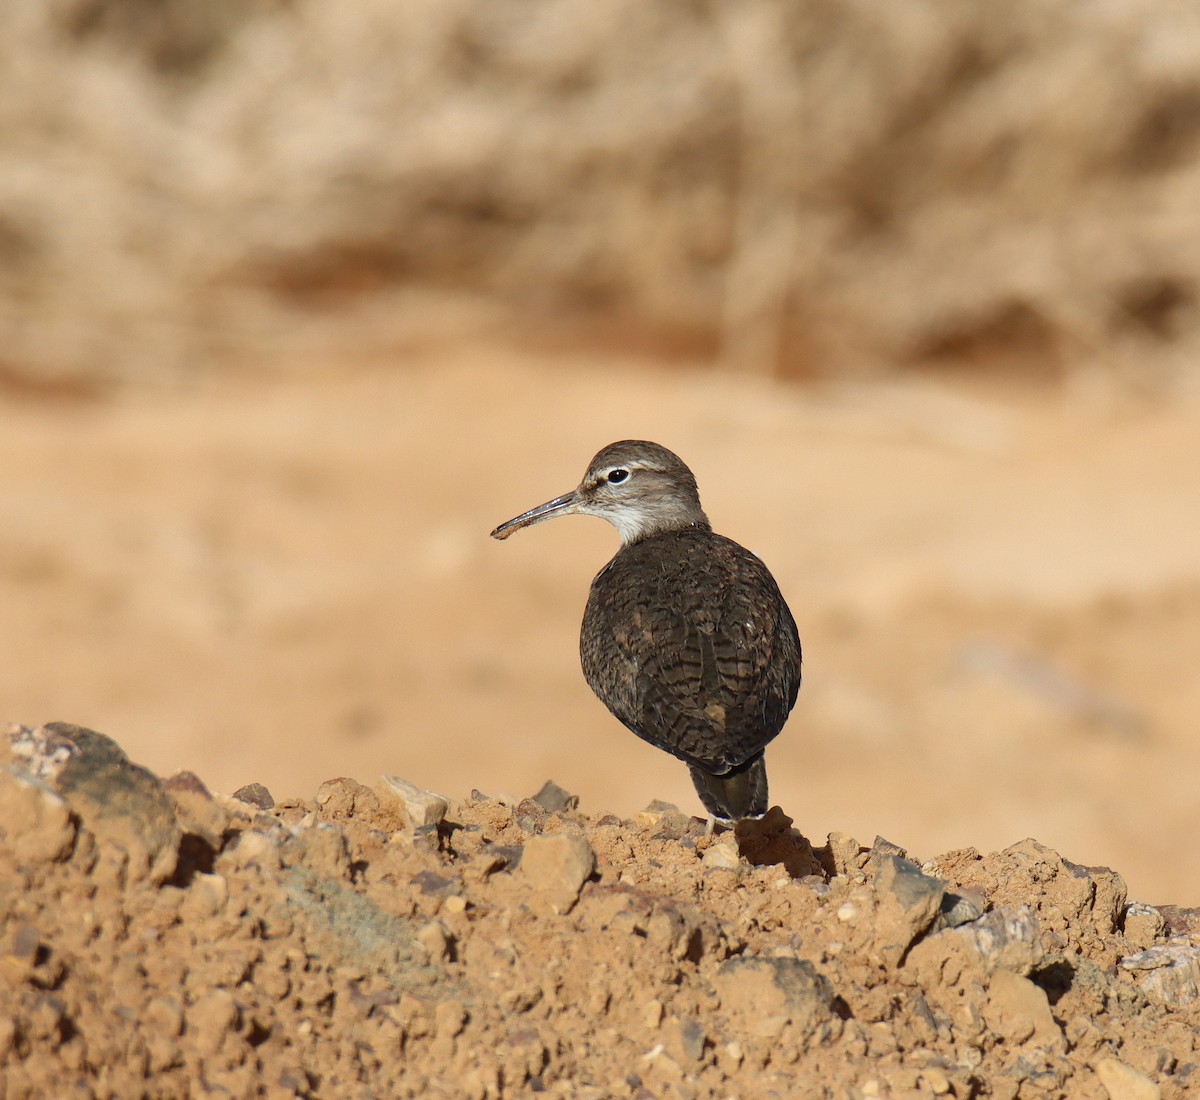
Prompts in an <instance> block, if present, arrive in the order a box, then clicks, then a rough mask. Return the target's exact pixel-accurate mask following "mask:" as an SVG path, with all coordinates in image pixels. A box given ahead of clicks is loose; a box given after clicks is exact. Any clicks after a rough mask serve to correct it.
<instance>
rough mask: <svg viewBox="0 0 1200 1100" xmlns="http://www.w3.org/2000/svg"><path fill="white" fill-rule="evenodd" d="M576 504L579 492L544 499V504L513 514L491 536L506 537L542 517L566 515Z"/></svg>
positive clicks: (538, 520) (496, 537)
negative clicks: (517, 514)
mask: <svg viewBox="0 0 1200 1100" xmlns="http://www.w3.org/2000/svg"><path fill="white" fill-rule="evenodd" d="M578 504H579V494H578V493H576V492H570V493H567V494H566V495H565V496H561V497H555V498H554V499H553V500H548V501H546V503H545V504H539V505H538V506H537V507H536V508H530V509H529V511H528V512H522V513H521V514H520V515H519V516H514V517H513V518H512V519H510V520H509V521H508V522H507V523H502V524H500V526H499V527H497V528H496V530H494V531H493V532H492V538H494V539H506V538H508V536H509V535H511V534H512V533H513V532H514V531H519V530H521V528H522V527H530V526H532V525H533V524H535V523H541V522H542V520H544V519H553V518H554V517H555V516H568V515H570V514H571V513H572V512H574V511H575V509H576V507H577V506H578Z"/></svg>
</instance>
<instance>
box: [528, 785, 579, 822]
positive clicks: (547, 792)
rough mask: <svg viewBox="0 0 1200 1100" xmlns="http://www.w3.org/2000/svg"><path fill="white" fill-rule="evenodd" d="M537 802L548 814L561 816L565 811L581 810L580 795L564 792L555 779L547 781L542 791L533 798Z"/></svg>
mask: <svg viewBox="0 0 1200 1100" xmlns="http://www.w3.org/2000/svg"><path fill="white" fill-rule="evenodd" d="M533 801H534V802H536V803H537V804H538V805H539V806H541V808H542V809H543V810H545V811H546V813H548V814H560V813H563V812H564V811H565V810H575V809H578V808H579V795H577V794H571V792H570V791H564V790H563V789H562V787H560V786H559V785H558V784H557V783H555V782H554V780H553V779H547V780H546V782H545V783H543V784H542V788H541V790H539V791H538V793H537V794H535V795H534V796H533Z"/></svg>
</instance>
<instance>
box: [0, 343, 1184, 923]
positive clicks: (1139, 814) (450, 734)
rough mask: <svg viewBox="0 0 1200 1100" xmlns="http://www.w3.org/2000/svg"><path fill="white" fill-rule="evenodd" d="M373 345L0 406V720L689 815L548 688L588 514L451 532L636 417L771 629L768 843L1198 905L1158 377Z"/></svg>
mask: <svg viewBox="0 0 1200 1100" xmlns="http://www.w3.org/2000/svg"><path fill="white" fill-rule="evenodd" d="M398 365H399V366H400V367H401V368H402V369H399V370H397V369H394V364H393V365H392V368H393V369H383V368H382V367H380V369H375V368H374V367H373V366H372V365H371V364H362V365H360V366H359V367H358V368H356V369H354V370H347V369H346V368H345V365H344V364H336V365H331V366H329V368H328V369H320V368H315V367H314V368H311V369H309V370H308V371H307V372H304V373H301V374H293V376H292V377H290V378H289V379H287V380H286V381H280V380H279V379H264V378H259V379H247V378H242V379H240V380H237V381H233V380H229V379H225V380H222V379H219V378H213V379H211V380H209V381H208V382H206V383H205V384H204V385H203V386H201V387H198V388H194V389H190V390H187V391H177V390H161V391H157V390H146V389H140V390H131V391H128V392H122V393H118V394H116V395H115V396H112V397H110V398H106V399H101V400H92V401H73V400H68V399H63V400H53V399H51V398H48V397H46V396H45V395H42V396H41V397H30V396H28V395H22V394H9V395H7V396H5V397H3V398H2V400H3V402H4V406H3V422H4V431H3V432H2V433H0V485H2V486H3V492H2V493H0V524H2V526H3V530H4V537H3V539H2V540H0V602H2V604H3V606H4V608H5V631H4V654H3V673H2V674H0V675H2V681H0V708H2V711H3V717H5V718H8V719H12V720H18V721H23V722H26V723H33V724H36V723H38V722H41V721H45V720H49V719H54V718H61V719H68V720H71V721H77V722H81V723H85V724H87V725H90V726H93V727H96V728H100V729H106V730H113V731H119V733H120V736H121V739H122V743H123V744H124V745H125V746H126V748H127V749H128V750H129V752H130V753H131V754H132V755H133V757H134V758H135V759H137V760H140V761H142V762H144V763H146V764H147V765H148V766H150V767H151V768H153V769H154V770H155V771H157V772H159V773H161V774H169V773H171V772H173V771H175V770H177V769H180V768H188V769H191V770H194V771H196V772H198V773H200V774H202V775H203V776H204V777H205V780H206V781H207V782H208V783H210V784H211V785H212V786H213V788H214V789H218V790H226V791H228V790H233V789H236V788H237V787H239V786H241V785H242V784H243V783H245V782H248V781H250V780H257V781H261V782H263V783H266V784H267V785H268V786H270V787H271V789H273V790H279V791H287V792H297V791H311V790H313V789H315V788H316V786H317V784H319V783H320V782H321V781H323V780H324V779H326V778H328V777H329V776H331V775H352V776H357V777H360V778H363V779H365V780H368V781H373V780H374V778H375V777H377V776H378V775H379V774H380V773H382V772H395V773H400V774H403V775H405V776H406V777H408V778H409V779H411V780H413V781H415V782H418V783H420V784H421V785H422V786H425V787H428V788H431V789H435V790H439V791H441V792H443V793H445V794H446V795H448V796H450V797H453V798H456V799H464V798H466V796H467V795H468V793H469V791H470V790H471V788H472V787H475V786H478V787H481V788H483V789H486V790H488V791H490V792H494V793H503V792H513V793H515V794H521V793H524V792H529V791H531V790H535V789H536V788H537V787H538V786H539V785H540V783H541V782H542V781H543V780H544V779H545V778H547V777H548V776H554V777H555V778H556V779H557V780H559V781H560V782H562V783H563V784H565V785H566V786H568V787H570V788H571V789H572V790H574V791H577V792H578V793H579V795H580V797H581V800H582V806H583V808H584V810H585V811H588V812H593V813H599V812H602V811H611V812H614V813H617V814H619V815H621V816H622V817H628V816H629V815H630V814H632V813H633V812H634V811H636V810H638V809H640V808H642V807H644V806H645V805H646V804H647V803H648V802H649V801H651V800H652V799H654V798H662V799H665V800H667V801H670V802H674V803H677V804H678V805H680V806H681V807H684V808H685V809H687V810H689V811H690V810H693V809H696V805H695V801H694V795H693V793H692V791H691V789H690V785H689V783H688V780H687V777H686V774H685V771H684V769H683V768H682V767H681V766H679V765H678V764H677V763H676V762H674V761H673V760H671V759H669V758H667V757H666V756H664V755H662V754H660V753H657V752H655V751H654V750H652V749H650V748H649V747H647V746H645V745H643V744H642V743H640V742H639V741H637V740H636V739H635V738H634V737H632V736H631V735H629V734H628V733H627V732H626V731H625V730H624V729H623V728H621V727H620V726H619V725H618V724H617V723H616V722H615V721H614V720H613V719H612V718H611V717H610V716H609V715H608V713H607V712H606V711H605V710H604V709H603V707H601V706H600V704H599V703H598V702H597V701H596V700H595V699H594V698H593V697H592V695H591V693H590V692H589V691H588V689H587V686H586V685H585V684H584V682H583V679H582V676H581V675H580V673H579V669H578V659H577V655H576V635H577V630H578V621H579V616H580V613H581V610H582V606H583V601H584V598H585V595H586V591H587V586H588V583H589V581H590V578H591V576H592V574H593V573H594V572H595V571H596V570H597V569H598V568H599V567H600V566H601V565H603V563H604V562H605V561H606V560H607V559H608V557H609V556H610V554H611V553H612V551H613V550H614V545H615V540H614V536H613V533H612V532H611V530H610V529H609V528H608V527H607V526H606V525H604V524H601V523H599V522H596V521H591V520H585V519H573V520H568V521H564V522H561V523H556V524H550V525H546V526H542V527H538V528H536V529H535V530H533V531H530V532H526V533H523V534H522V535H520V536H519V537H517V538H515V539H513V540H512V541H510V542H507V543H504V544H498V543H495V542H493V541H491V540H489V539H488V538H487V532H488V531H489V530H490V529H491V528H492V527H493V526H494V525H495V524H496V523H497V522H499V521H500V520H502V519H505V518H507V517H508V516H510V515H513V514H515V513H516V512H518V511H520V510H522V509H524V508H526V507H529V506H531V505H533V504H535V503H538V502H540V501H542V500H544V499H547V498H549V497H550V496H552V495H554V494H556V493H559V492H561V491H563V490H565V489H566V488H569V487H571V486H573V485H574V484H575V482H576V480H577V479H578V477H579V474H580V473H581V472H582V469H583V467H584V465H585V463H586V462H587V460H588V459H589V458H590V456H591V455H592V453H593V452H594V451H595V450H596V449H598V448H599V446H601V445H602V444H604V443H607V442H609V441H610V440H612V439H616V438H621V437H629V436H632V437H648V438H654V439H657V440H659V441H660V442H663V443H665V444H667V445H668V446H670V447H672V448H673V449H675V450H676V451H678V452H679V453H680V454H681V455H683V456H684V457H685V459H686V460H687V461H688V462H689V463H690V464H691V465H692V467H693V468H694V470H695V471H696V473H697V476H698V478H699V482H700V488H701V494H702V497H703V500H704V503H705V507H706V508H707V510H708V512H709V515H710V516H711V518H712V519H713V522H714V525H715V526H716V528H717V529H718V530H719V531H722V532H723V533H727V534H729V535H731V536H733V537H735V538H737V539H738V540H739V541H741V542H743V543H745V544H747V545H749V546H750V547H751V548H753V549H754V550H755V551H757V552H758V553H759V554H760V555H761V556H762V557H763V558H764V560H766V562H767V563H768V564H769V565H770V567H771V568H772V570H773V571H774V573H775V574H776V576H777V578H778V580H779V581H780V584H781V586H782V588H783V590H784V592H785V593H786V595H787V596H788V598H789V600H790V602H791V604H792V607H793V610H794V612H795V614H796V618H797V620H798V622H799V624H800V628H801V636H802V638H803V640H804V644H805V656H806V664H805V669H806V682H805V685H804V688H803V690H802V692H801V696H800V701H799V704H798V706H797V709H796V711H795V712H794V714H793V717H792V720H791V722H790V724H789V725H788V727H787V728H786V729H785V731H784V733H783V734H782V736H781V737H780V738H779V739H778V741H777V742H776V743H775V744H774V746H773V747H772V749H771V750H770V753H769V755H768V761H769V765H770V773H771V781H772V795H773V801H775V802H777V803H779V804H780V805H781V806H783V807H784V808H785V810H786V811H787V813H788V814H789V815H791V816H792V817H794V818H795V820H796V824H797V827H798V828H800V829H802V831H804V832H805V833H806V834H807V835H812V836H817V837H820V836H824V835H825V834H826V833H828V832H830V831H835V830H841V831H844V832H847V833H851V834H853V835H856V836H860V837H865V838H868V839H869V838H871V837H874V836H876V835H883V836H885V837H888V838H889V839H892V840H895V841H897V842H898V843H902V844H904V845H905V846H906V847H910V848H912V849H913V850H916V851H921V852H926V853H928V852H935V851H944V850H948V849H952V848H962V847H967V846H972V845H973V846H975V847H978V848H980V849H981V850H994V849H999V848H1004V847H1006V846H1007V845H1009V844H1011V843H1013V842H1015V841H1019V840H1020V839H1021V838H1023V837H1026V836H1035V837H1037V838H1038V839H1039V840H1040V841H1042V842H1043V843H1046V844H1048V845H1050V846H1051V847H1053V848H1055V849H1056V850H1059V851H1062V852H1063V853H1064V854H1065V855H1066V856H1068V857H1069V858H1071V859H1073V860H1076V861H1078V862H1081V863H1086V864H1106V865H1110V866H1115V867H1119V868H1120V869H1121V871H1122V873H1123V874H1124V875H1125V876H1126V879H1127V880H1128V882H1129V884H1130V888H1131V890H1132V893H1133V896H1134V897H1135V898H1137V899H1138V900H1143V901H1171V902H1176V903H1180V904H1197V903H1200V887H1197V883H1200V849H1197V847H1196V846H1195V845H1191V844H1187V843H1185V842H1184V839H1183V838H1185V837H1188V836H1191V835H1194V834H1195V830H1196V828H1197V826H1198V825H1200V820H1198V818H1197V804H1196V799H1195V781H1194V777H1195V776H1196V775H1197V774H1200V741H1198V740H1197V738H1196V720H1197V715H1200V677H1197V675H1196V661H1195V659H1196V654H1197V653H1200V510H1198V508H1197V501H1200V464H1197V463H1196V462H1195V460H1194V458H1195V440H1196V439H1197V438H1200V404H1198V403H1197V402H1196V401H1195V400H1194V399H1191V398H1188V397H1187V396H1186V395H1183V394H1176V395H1174V396H1171V397H1169V398H1168V397H1166V396H1161V397H1150V396H1145V395H1140V396H1135V395H1132V394H1130V393H1129V392H1128V391H1127V390H1126V389H1123V388H1120V387H1119V386H1117V385H1116V384H1112V385H1110V384H1108V383H1105V382H1104V381H1103V380H1102V379H1100V378H1093V377H1092V376H1089V375H1087V374H1081V375H1079V376H1076V377H1075V378H1074V381H1072V382H1071V383H1070V384H1069V385H1066V386H1064V387H1060V388H1046V387H1043V388H1026V389H1020V388H1012V387H1009V388H1007V389H1003V390H1001V389H998V388H996V387H994V386H993V387H991V388H989V387H988V386H987V385H985V384H979V385H976V386H975V387H974V388H973V389H968V388H966V387H965V386H964V385H962V384H961V383H957V382H956V383H954V384H951V382H950V381H949V380H942V381H938V380H935V379H931V378H928V377H925V378H904V377H903V376H901V377H898V378H894V379H892V380H890V381H886V382H884V381H880V382H875V383H871V384H869V385H868V384H863V385H841V386H834V385H828V386H821V387H817V386H809V387H796V386H788V385H784V384H776V383H771V382H767V381H763V380H759V379H755V378H749V377H742V378H739V377H729V376H717V375H712V374H705V373H699V374H696V373H692V372H687V371H685V370H682V369H680V370H676V371H671V370H664V369H661V368H658V367H655V366H654V365H653V364H650V363H647V362H640V361H637V360H629V359H623V360H614V359H612V358H602V357H600V356H598V355H597V356H594V357H591V358H588V357H584V356H579V355H574V356H568V355H565V354H560V353H557V352H554V353H551V352H548V351H543V352H531V351H529V350H528V349H525V350H523V351H522V350H512V351H504V350H500V349H497V348H496V347H495V346H491V347H488V348H487V349H475V348H466V349H460V350H458V351H456V352H454V353H448V352H444V351H443V352H439V353H436V354H435V353H432V352H422V353H417V352H409V353H407V354H406V355H403V356H400V362H399V364H398Z"/></svg>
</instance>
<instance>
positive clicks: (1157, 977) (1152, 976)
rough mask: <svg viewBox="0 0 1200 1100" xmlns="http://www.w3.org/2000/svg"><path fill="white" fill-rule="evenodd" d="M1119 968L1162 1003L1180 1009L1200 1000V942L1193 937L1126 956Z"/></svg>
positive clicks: (1173, 940) (1181, 938)
mask: <svg viewBox="0 0 1200 1100" xmlns="http://www.w3.org/2000/svg"><path fill="white" fill-rule="evenodd" d="M1119 965H1120V967H1121V969H1122V970H1124V971H1126V972H1127V973H1128V974H1129V975H1130V976H1131V977H1132V978H1133V980H1134V982H1136V983H1137V985H1138V987H1139V988H1140V989H1141V990H1142V992H1144V993H1145V994H1146V996H1147V997H1150V998H1151V999H1152V1000H1155V1001H1157V1002H1158V1003H1159V1004H1164V1005H1168V1006H1170V1007H1172V1008H1179V1007H1181V1006H1183V1005H1189V1004H1192V1003H1193V1002H1194V1001H1196V1000H1200V942H1197V941H1196V939H1195V938H1193V937H1190V936H1188V937H1178V938H1175V939H1172V940H1171V941H1169V942H1168V943H1165V944H1158V945H1156V946H1154V947H1148V948H1147V949H1146V950H1145V951H1139V952H1137V953H1136V954H1134V955H1126V956H1125V957H1124V958H1123V959H1122V960H1121V962H1120V964H1119Z"/></svg>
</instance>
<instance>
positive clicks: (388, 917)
mask: <svg viewBox="0 0 1200 1100" xmlns="http://www.w3.org/2000/svg"><path fill="white" fill-rule="evenodd" d="M0 754H2V758H3V765H2V767H0V861H2V870H0V975H2V976H3V980H2V982H0V990H2V992H0V996H2V997H3V1010H2V1012H0V1095H3V1096H7V1097H12V1098H14V1100H15V1098H17V1097H32V1096H51V1095H53V1096H62V1097H65V1096H81V1097H83V1096H137V1095H147V1096H148V1095H153V1096H184V1095H228V1096H270V1097H284V1096H362V1097H377V1096H430V1097H441V1096H444V1097H477V1098H485V1097H500V1096H517V1095H526V1094H529V1093H537V1092H544V1093H548V1094H552V1095H560V1096H578V1097H595V1098H597V1100H599V1098H603V1097H614V1096H629V1097H639V1098H649V1097H679V1098H684V1097H688V1098H690V1097H735V1096H736V1097H745V1098H753V1097H774V1096H778V1097H786V1096H830V1097H833V1096H836V1097H854V1098H856V1100H857V1098H866V1097H916V1096H954V1097H969V1096H971V1097H974V1096H978V1097H985V1096H986V1097H1010V1098H1011V1097H1062V1096H1070V1097H1080V1098H1091V1097H1094V1098H1097V1100H1102V1098H1109V1100H1143V1098H1145V1100H1149V1098H1152V1097H1159V1096H1161V1097H1164V1098H1167V1100H1170V1098H1181V1097H1185V1096H1189V1095H1195V1094H1196V1091H1197V1090H1200V911H1197V910H1185V909H1180V908H1176V907H1172V906H1158V907H1151V906H1147V905H1141V904H1137V903H1133V902H1130V901H1129V899H1128V898H1127V895H1126V887H1125V883H1124V881H1123V879H1122V878H1121V876H1120V875H1119V874H1117V873H1115V872H1114V871H1111V870H1108V869H1107V868H1095V867H1082V866H1078V865H1076V864H1073V863H1071V862H1069V861H1068V860H1066V859H1064V858H1063V857H1062V856H1060V855H1058V854H1057V853H1056V852H1054V851H1052V850H1050V849H1049V848H1047V847H1045V846H1044V845H1042V844H1039V843H1038V842H1037V841H1034V840H1021V841H1019V842H1017V843H1015V844H1013V845H1012V846H1011V847H1009V848H1006V849H1005V850H1003V851H1000V852H994V853H990V854H983V853H980V852H978V851H975V850H973V849H966V850H960V851H953V852H948V853H945V854H942V855H938V856H935V857H933V858H927V856H928V853H907V852H905V851H904V850H903V848H901V847H898V846H897V845H895V844H892V843H889V842H888V841H886V840H883V839H881V838H876V839H875V840H874V842H873V843H872V844H871V845H870V846H864V845H862V844H860V843H859V842H858V841H857V840H855V839H853V838H851V837H848V836H845V835H842V834H838V833H834V834H832V835H830V836H829V838H828V840H827V841H826V842H824V843H823V844H821V845H820V846H818V847H816V848H814V847H812V846H811V845H810V844H809V842H808V840H806V839H805V838H804V837H802V836H800V835H799V833H798V832H797V831H796V830H794V829H792V828H791V822H790V821H789V819H788V818H787V817H786V816H784V815H783V814H782V812H781V811H779V810H778V809H774V810H772V811H771V813H770V814H769V815H768V816H767V817H766V818H765V819H764V820H763V821H762V822H761V823H757V824H755V825H753V826H751V827H747V826H745V825H743V826H740V827H739V829H738V830H737V831H736V832H724V833H721V832H717V833H715V834H711V835H710V834H708V833H707V832H706V829H705V823H704V822H703V821H701V820H698V819H696V818H690V817H687V816H685V815H684V814H682V813H681V812H680V811H678V810H677V809H675V808H674V807H672V806H667V805H662V804H658V805H653V806H651V807H649V808H648V809H647V810H646V811H644V812H641V813H638V814H635V815H634V816H633V818H632V819H631V820H621V819H618V818H617V817H615V816H612V815H593V814H585V813H581V812H580V810H579V809H578V806H577V800H576V799H575V798H574V797H573V796H571V795H569V794H567V793H566V792H565V791H563V790H561V789H560V788H558V787H556V786H555V785H554V784H552V783H547V785H546V786H545V787H543V788H542V790H540V791H539V792H538V793H537V794H535V795H534V796H533V797H531V798H526V799H524V800H522V801H520V802H517V803H515V804H514V803H513V802H512V801H511V800H503V799H498V798H493V797H489V796H488V795H487V794H483V793H480V792H472V794H471V796H470V797H469V798H467V799H466V800H464V801H462V802H458V803H456V802H448V801H447V800H446V799H443V798H441V797H439V796H437V795H432V794H429V793H427V792H424V791H421V790H419V789H417V788H416V787H413V786H412V785H410V784H407V783H405V782H404V781H403V780H401V779H398V778H395V777H385V778H384V779H383V780H382V781H381V782H380V783H379V784H378V785H376V786H367V785H364V784H362V783H359V782H356V781H354V780H352V779H344V778H342V779H332V780H330V781H328V782H327V783H324V784H323V785H322V786H321V787H320V788H319V789H318V791H317V792H316V794H315V796H314V797H312V798H310V799H282V800H280V801H274V800H273V799H272V797H271V795H270V794H269V793H268V791H267V790H266V789H265V788H263V787H261V786H257V785H251V786H249V787H245V788H243V789H241V790H239V791H238V792H236V793H235V794H234V795H232V796H223V795H217V794H213V793H211V792H209V791H208V790H207V789H206V787H205V785H204V784H203V782H202V781H201V780H200V779H199V778H197V777H196V776H195V775H192V774H190V773H180V774H177V775H174V776H172V777H170V778H167V779H160V778H158V777H156V776H155V775H153V774H152V773H151V772H149V771H148V770H146V769H144V768H141V767H139V766H137V765H135V764H133V763H131V762H130V761H129V759H128V758H127V757H126V755H125V754H124V752H123V751H122V750H121V749H120V748H119V746H118V745H117V744H116V743H115V742H113V741H112V740H110V739H109V738H107V737H105V736H103V735H101V734H98V733H94V732H91V731H88V730H84V729H81V728H79V727H76V726H69V725H65V724H51V725H47V726H44V727H41V728H38V729H29V728H26V727H21V726H10V727H9V728H8V729H7V732H6V736H5V737H3V738H0ZM899 839H901V840H902V839H903V838H899Z"/></svg>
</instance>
